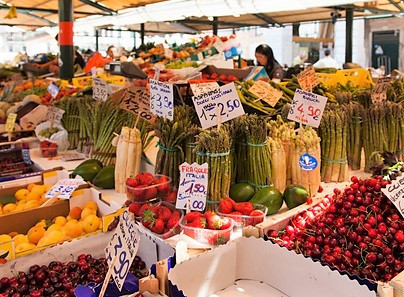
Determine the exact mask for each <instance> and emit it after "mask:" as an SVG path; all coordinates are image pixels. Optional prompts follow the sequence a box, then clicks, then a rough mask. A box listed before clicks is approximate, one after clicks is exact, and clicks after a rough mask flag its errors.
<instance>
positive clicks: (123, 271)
mask: <svg viewBox="0 0 404 297" xmlns="http://www.w3.org/2000/svg"><path fill="white" fill-rule="evenodd" d="M139 241H140V239H139V231H138V229H137V228H136V226H135V220H134V218H133V216H132V214H131V213H130V212H129V211H128V209H125V211H124V212H123V213H122V214H121V216H120V217H119V224H118V226H117V227H116V229H115V233H114V235H113V236H112V237H111V240H110V241H109V243H108V245H107V247H106V248H105V257H106V258H107V261H108V266H111V265H112V262H113V259H114V258H115V257H116V261H115V262H114V263H113V264H114V265H113V267H111V268H112V278H113V279H114V281H115V284H116V286H117V287H118V289H119V291H121V290H122V287H123V284H124V282H125V279H126V276H127V275H128V272H129V268H130V266H131V265H132V262H133V259H134V258H135V256H136V253H137V251H138V249H139V244H140V242H139Z"/></svg>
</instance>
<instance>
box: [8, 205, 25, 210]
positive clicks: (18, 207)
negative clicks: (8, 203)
mask: <svg viewBox="0 0 404 297" xmlns="http://www.w3.org/2000/svg"><path fill="white" fill-rule="evenodd" d="M24 206H25V204H18V205H17V207H16V208H14V209H13V210H12V211H11V212H19V211H23V210H24Z"/></svg>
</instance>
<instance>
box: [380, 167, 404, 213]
mask: <svg viewBox="0 0 404 297" xmlns="http://www.w3.org/2000/svg"><path fill="white" fill-rule="evenodd" d="M382 192H383V194H384V195H386V196H387V198H389V199H390V201H391V202H393V204H394V205H395V206H396V207H397V209H398V211H399V212H400V214H401V216H402V217H403V218H404V175H401V176H399V177H397V179H396V180H394V181H393V182H392V183H391V184H389V185H387V187H386V188H385V189H382Z"/></svg>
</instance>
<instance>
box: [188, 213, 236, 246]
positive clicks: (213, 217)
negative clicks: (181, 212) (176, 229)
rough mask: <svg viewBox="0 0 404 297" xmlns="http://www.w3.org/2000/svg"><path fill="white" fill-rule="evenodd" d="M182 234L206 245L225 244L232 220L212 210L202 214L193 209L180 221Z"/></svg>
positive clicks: (232, 223) (231, 226)
mask: <svg viewBox="0 0 404 297" xmlns="http://www.w3.org/2000/svg"><path fill="white" fill-rule="evenodd" d="M180 226H181V228H182V229H183V230H184V234H185V235H188V236H189V237H191V238H193V239H195V240H196V241H198V242H200V243H202V244H206V245H208V246H216V245H220V244H225V243H226V242H228V241H229V240H230V236H231V234H232V232H233V227H234V220H233V219H230V218H226V217H221V216H219V215H217V214H216V213H215V212H213V211H206V212H205V213H204V214H202V213H200V212H197V211H193V212H190V213H187V214H186V215H185V216H184V218H183V219H182V220H181V221H180Z"/></svg>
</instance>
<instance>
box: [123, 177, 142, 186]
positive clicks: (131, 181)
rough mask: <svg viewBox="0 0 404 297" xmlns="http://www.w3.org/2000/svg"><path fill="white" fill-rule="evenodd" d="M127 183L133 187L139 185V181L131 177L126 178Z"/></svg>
mask: <svg viewBox="0 0 404 297" xmlns="http://www.w3.org/2000/svg"><path fill="white" fill-rule="evenodd" d="M126 185H127V186H129V187H131V188H136V187H137V186H138V185H139V182H138V181H137V180H136V179H134V178H131V177H130V178H127V179H126Z"/></svg>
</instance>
